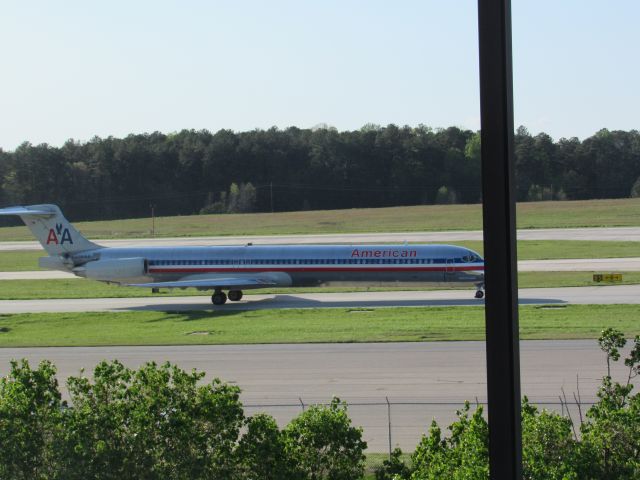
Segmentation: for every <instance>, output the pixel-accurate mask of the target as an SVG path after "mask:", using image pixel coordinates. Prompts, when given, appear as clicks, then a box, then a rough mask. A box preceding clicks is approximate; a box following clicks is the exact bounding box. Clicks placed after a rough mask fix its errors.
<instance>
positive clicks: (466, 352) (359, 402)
mask: <svg viewBox="0 0 640 480" xmlns="http://www.w3.org/2000/svg"><path fill="white" fill-rule="evenodd" d="M484 348H485V345H484V342H432V343H377V344H367V343H356V344H302V345H226V346H225V345H223V346H169V347H153V346H152V347H98V348H83V347H80V348H78V347H76V348H25V349H15V348H3V349H0V375H5V374H6V372H7V368H8V362H9V360H10V359H12V358H28V359H29V360H30V361H31V362H32V364H35V363H37V362H38V361H40V360H42V359H49V360H51V361H53V362H54V364H55V365H56V366H57V367H58V372H59V379H61V380H62V381H64V379H66V378H67V377H68V376H70V375H78V374H79V371H80V369H81V368H86V369H87V372H89V374H90V373H91V371H92V369H93V367H94V365H95V364H96V363H97V362H99V361H101V360H103V359H116V358H117V359H119V360H120V361H122V362H123V363H124V364H126V365H128V366H130V367H137V366H139V365H140V364H142V363H144V362H146V361H150V360H154V361H156V362H158V363H162V362H165V361H171V362H174V363H177V364H178V365H179V366H181V367H182V368H184V369H186V370H190V369H192V368H197V369H199V370H202V371H205V372H207V374H208V375H207V379H208V380H210V379H211V378H213V377H214V376H216V377H220V378H221V379H222V380H223V381H226V382H230V383H234V384H237V385H239V386H240V387H241V388H242V390H243V394H242V401H243V402H244V403H245V405H251V407H247V408H246V411H247V413H249V414H253V413H256V412H258V411H267V412H269V413H271V414H272V415H274V416H276V418H277V419H278V420H279V422H280V423H281V424H284V423H286V422H288V421H289V420H290V419H291V418H292V417H293V416H295V415H298V414H299V413H300V411H301V410H302V405H301V401H302V403H304V404H305V405H308V404H310V403H323V402H327V401H329V400H330V399H331V397H332V396H333V395H337V396H339V397H340V398H341V399H343V400H346V401H347V402H348V403H349V404H351V407H350V409H349V411H350V416H351V417H352V419H353V420H354V423H355V424H356V425H360V426H363V427H364V434H365V438H366V440H367V441H368V443H369V449H370V451H373V452H376V451H377V452H383V451H386V450H387V448H388V447H387V442H388V437H387V428H388V418H387V405H386V398H387V397H388V399H389V401H390V403H392V407H391V423H392V443H393V444H394V445H395V444H397V445H400V446H401V447H402V448H403V449H405V450H411V449H413V448H414V447H415V446H416V444H417V442H418V440H419V437H420V435H421V434H422V433H423V432H424V431H425V429H426V428H427V427H428V424H429V422H430V421H431V419H432V418H433V417H435V418H437V419H438V420H439V421H440V422H446V423H447V424H448V422H450V421H451V420H452V419H453V414H454V412H455V410H456V409H458V408H460V406H461V404H462V402H464V400H471V401H472V402H473V401H475V399H476V398H477V399H478V400H479V401H480V402H484V401H486V373H485V350H484ZM620 363H621V362H618V363H617V364H614V376H615V375H617V376H618V377H619V378H622V377H623V376H624V378H625V379H626V374H625V372H624V370H625V368H624V365H622V366H621V365H620ZM521 368H522V375H521V376H522V393H523V394H525V395H528V396H529V398H530V399H531V400H532V401H533V402H552V403H557V402H558V396H559V395H561V394H562V392H561V388H564V389H565V391H566V393H567V396H568V397H569V398H571V399H573V397H572V395H571V392H573V391H575V390H576V375H578V376H579V382H580V394H581V396H582V400H583V402H585V403H586V402H593V401H595V393H596V389H597V386H598V384H599V381H600V379H601V377H602V376H603V375H605V373H606V365H605V362H604V357H603V354H602V352H601V351H600V350H599V348H598V345H597V343H596V342H595V341H593V340H572V341H523V342H521ZM547 407H549V408H557V407H558V406H557V405H547ZM585 408H586V406H585Z"/></svg>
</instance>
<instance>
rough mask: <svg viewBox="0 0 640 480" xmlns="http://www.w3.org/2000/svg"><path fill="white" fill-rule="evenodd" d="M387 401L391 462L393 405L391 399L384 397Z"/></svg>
mask: <svg viewBox="0 0 640 480" xmlns="http://www.w3.org/2000/svg"><path fill="white" fill-rule="evenodd" d="M384 398H385V399H386V400H387V421H388V423H389V461H391V403H389V397H384Z"/></svg>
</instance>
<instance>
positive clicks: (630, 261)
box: [0, 247, 640, 280]
mask: <svg viewBox="0 0 640 480" xmlns="http://www.w3.org/2000/svg"><path fill="white" fill-rule="evenodd" d="M639 249H640V247H639ZM518 270H520V271H521V272H640V258H584V259H568V260H522V261H519V262H518ZM71 278H78V277H76V276H75V275H73V274H72V273H66V272H57V271H52V270H31V271H23V272H0V280H58V279H71Z"/></svg>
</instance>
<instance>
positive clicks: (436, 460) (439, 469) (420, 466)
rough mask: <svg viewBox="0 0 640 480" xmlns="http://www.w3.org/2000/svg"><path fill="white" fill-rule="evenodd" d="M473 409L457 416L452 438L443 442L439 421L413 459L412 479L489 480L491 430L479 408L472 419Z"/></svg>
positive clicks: (420, 445)
mask: <svg viewBox="0 0 640 480" xmlns="http://www.w3.org/2000/svg"><path fill="white" fill-rule="evenodd" d="M469 410H470V405H469V402H466V403H465V405H464V408H463V409H462V410H459V411H458V412H456V413H457V415H458V420H457V421H456V422H454V423H453V424H451V425H450V426H449V430H450V432H451V435H450V436H449V437H447V438H442V433H441V430H440V428H439V427H438V425H437V424H436V422H435V421H433V422H432V423H431V428H430V429H429V434H428V435H425V436H423V437H422V440H421V441H420V443H419V444H418V447H417V448H416V450H415V452H414V454H413V456H412V463H413V471H412V473H411V477H410V478H411V479H415V480H419V479H420V480H436V479H441V478H450V479H454V480H467V479H468V480H481V479H488V478H489V428H488V425H487V421H486V420H485V419H484V417H483V415H482V407H481V406H478V407H477V408H476V410H475V412H474V413H473V414H472V415H471V417H469Z"/></svg>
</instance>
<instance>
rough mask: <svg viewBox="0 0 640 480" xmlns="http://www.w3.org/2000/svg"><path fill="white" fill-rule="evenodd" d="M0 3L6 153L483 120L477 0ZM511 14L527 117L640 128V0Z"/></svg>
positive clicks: (574, 1)
mask: <svg viewBox="0 0 640 480" xmlns="http://www.w3.org/2000/svg"><path fill="white" fill-rule="evenodd" d="M1 5H2V15H1V16H0V45H2V47H0V52H2V56H1V59H2V67H1V69H0V87H1V88H0V148H3V149H5V150H13V149H15V148H16V147H17V146H18V145H20V144H21V143H22V142H24V141H29V142H31V143H33V144H40V143H49V144H50V145H54V146H60V145H62V144H63V143H64V142H65V141H67V140H68V139H75V140H76V141H81V142H85V141H87V140H89V139H91V138H92V137H94V136H96V135H97V136H100V137H106V136H110V135H113V136H116V137H123V136H126V135H128V134H130V133H144V132H152V131H161V132H165V133H168V132H173V131H178V130H182V129H185V128H187V129H192V128H193V129H197V130H199V129H207V130H210V131H212V132H215V131H217V130H219V129H222V128H227V129H232V130H235V131H245V130H251V129H254V128H263V129H264V128H270V127H272V126H276V127H278V128H286V127H289V126H297V127H300V128H311V127H314V126H316V125H318V124H328V125H331V126H334V127H336V128H338V129H339V130H353V129H358V128H360V127H362V126H363V125H365V124H367V123H374V124H379V125H387V124H389V123H394V124H397V125H410V126H417V125H419V124H424V125H428V126H431V127H434V128H438V127H449V126H458V127H462V128H469V129H472V130H477V129H479V127H480V122H479V117H480V115H479V97H478V50H477V49H478V32H477V4H476V1H475V0H473V1H472V0H450V1H442V0H416V1H409V0H407V1H399V2H389V1H382V0H379V1H376V0H370V1H357V0H354V1H347V0H343V1H334V0H323V1H322V2H310V1H299V0H298V1H281V0H274V1H270V2H265V1H258V0H255V1H249V0H246V1H231V0H229V1H224V2H223V1H205V0H202V1H197V0H191V1H177V0H176V1H163V0H156V1H146V0H138V1H135V2H131V1H122V0H110V1H109V2H87V1H79V0H67V1H62V2H50V1H46V0H33V1H29V2H15V1H9V0H5V1H3V2H2V4H1ZM512 12H513V64H514V109H515V126H516V127H517V126H518V125H525V126H526V127H527V128H528V129H529V131H530V132H531V133H533V134H537V133H539V132H541V131H543V132H546V133H548V134H549V135H551V136H552V137H553V138H554V139H555V140H557V139H559V138H561V137H567V138H569V137H573V136H576V137H579V138H581V139H583V138H585V137H588V136H590V135H593V134H594V133H595V132H597V131H598V130H600V129H601V128H608V129H610V130H615V129H622V130H631V129H638V128H639V127H640V122H639V121H638V112H640V92H639V90H638V86H639V85H640V62H638V46H639V45H640V29H639V28H637V20H638V18H640V2H638V1H637V0H615V1H611V2H603V1H601V0H555V1H552V0H536V1H534V0H512Z"/></svg>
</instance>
